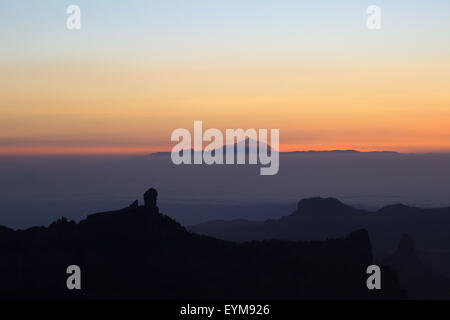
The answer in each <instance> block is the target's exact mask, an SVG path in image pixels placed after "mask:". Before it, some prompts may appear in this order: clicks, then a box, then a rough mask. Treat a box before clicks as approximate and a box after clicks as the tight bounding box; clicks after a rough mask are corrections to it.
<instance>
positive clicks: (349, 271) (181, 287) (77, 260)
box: [0, 191, 406, 299]
mask: <svg viewBox="0 0 450 320" xmlns="http://www.w3.org/2000/svg"><path fill="white" fill-rule="evenodd" d="M152 194H153V195H154V196H152V197H153V198H150V199H149V198H148V197H147V198H146V201H145V206H138V205H137V202H136V203H134V204H132V205H131V206H130V207H129V208H125V209H122V210H118V211H111V212H104V213H98V214H93V215H90V216H88V217H87V219H85V220H82V221H80V222H79V223H78V224H77V223H75V222H72V221H67V220H65V219H60V220H58V221H57V222H55V223H53V224H51V225H50V226H49V227H48V228H43V227H39V228H30V229H27V230H17V231H13V230H11V229H8V228H0V257H1V259H0V283H1V284H2V285H1V286H0V296H1V297H2V298H40V299H46V298H87V299H99V298H101V299H105V298H113V299H115V298H121V299H122V298H126V299H131V298H150V299H219V298H229V299H244V298H245V299H260V298H261V299H314V298H327V299H345V298H353V299H376V298H383V299H391V298H394V299H402V298H406V295H405V293H404V291H403V290H402V289H401V288H400V286H399V284H398V282H397V280H396V275H395V273H394V272H392V271H391V269H389V268H388V267H383V268H382V270H383V289H382V290H375V291H369V290H368V289H367V288H366V279H367V275H366V273H365V271H366V268H367V266H368V265H371V264H372V263H373V260H372V252H371V245H370V241H369V237H368V234H367V232H366V231H364V230H360V231H356V232H353V233H352V234H350V235H349V236H348V237H346V238H341V239H334V240H327V241H311V242H293V241H282V240H271V241H262V242H258V241H253V242H249V243H243V244H238V243H231V242H226V241H223V240H218V239H214V238H210V237H207V236H201V235H197V234H194V233H191V232H188V231H187V230H186V229H185V228H183V227H182V226H181V225H180V224H178V223H177V222H176V221H174V220H172V219H170V218H169V217H167V216H165V215H163V214H160V213H159V209H158V207H157V206H156V191H152ZM146 195H147V193H146ZM69 265H78V266H80V268H81V270H82V289H81V290H73V291H70V290H68V289H67V288H66V279H67V277H68V275H67V274H66V268H67V266H69Z"/></svg>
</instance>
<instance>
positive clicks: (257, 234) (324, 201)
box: [188, 198, 450, 253]
mask: <svg viewBox="0 0 450 320" xmlns="http://www.w3.org/2000/svg"><path fill="white" fill-rule="evenodd" d="M449 225H450V208H438V209H422V208H415V207H408V206H405V205H401V204H397V205H390V206H386V207H383V208H382V209H380V210H378V211H376V212H370V211H367V210H362V209H356V208H353V207H351V206H348V205H346V204H344V203H342V202H340V201H339V200H337V199H334V198H308V199H303V200H300V202H299V203H298V205H297V208H296V210H295V211H294V212H293V213H292V214H290V215H288V216H284V217H282V218H280V219H278V220H273V219H269V220H266V221H264V222H257V221H248V220H241V221H224V220H222V221H209V222H206V223H201V224H197V225H193V226H190V227H188V229H189V230H191V231H193V232H197V233H200V234H205V235H209V236H214V237H217V238H221V239H225V240H230V241H251V240H264V239H285V240H320V239H326V238H330V237H339V236H340V235H343V234H347V233H349V232H351V231H352V230H355V229H367V230H368V231H369V233H370V236H371V239H372V241H373V244H374V249H375V250H376V251H377V252H379V253H388V252H392V251H393V250H394V249H395V247H396V245H397V243H398V241H399V239H400V238H401V236H402V234H404V233H407V234H410V235H411V236H412V237H414V239H415V240H416V243H417V245H418V247H419V248H421V249H422V250H426V249H432V250H436V249H440V250H450V237H449V232H448V226H449Z"/></svg>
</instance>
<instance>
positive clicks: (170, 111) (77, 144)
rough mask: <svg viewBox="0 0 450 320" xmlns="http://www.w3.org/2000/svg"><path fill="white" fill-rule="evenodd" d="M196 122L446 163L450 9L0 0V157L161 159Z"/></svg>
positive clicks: (294, 146)
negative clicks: (373, 19)
mask: <svg viewBox="0 0 450 320" xmlns="http://www.w3.org/2000/svg"><path fill="white" fill-rule="evenodd" d="M70 4H76V5H79V6H80V8H81V15H82V27H81V30H75V31H70V30H67V28H66V19H67V16H68V15H67V14H66V12H65V11H66V8H67V6H68V5H70ZM372 4H376V5H378V6H380V7H381V14H382V15H381V26H382V27H381V30H376V31H374V30H368V29H367V28H366V19H367V13H366V8H367V7H368V6H369V5H372ZM194 120H202V121H203V126H204V128H205V129H206V128H219V129H222V130H225V128H244V129H248V128H256V129H258V128H267V129H273V128H276V129H280V147H281V150H282V151H283V150H309V149H316V150H324V149H357V150H361V151H365V150H396V151H401V152H450V1H448V0H431V1H401V0H398V1H392V0H389V1H385V0H383V1H381V0H380V1H378V0H377V1H298V0H296V1H290V0H281V1H275V0H271V1H268V0H251V1H250V0H227V1H213V0H178V1H173V0H162V1H130V0H127V1H125V0H123V1H114V0H103V1H100V0H86V1H75V0H73V1H50V0H47V1H30V0H28V1H18V0H0V154H3V155H7V154H93V153H145V152H152V151H161V150H170V148H171V147H172V146H173V145H174V143H171V142H170V135H171V132H172V131H173V130H174V129H177V128H187V129H189V130H190V131H191V132H192V130H193V128H192V127H193V122H194Z"/></svg>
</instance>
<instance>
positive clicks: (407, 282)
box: [383, 234, 450, 300]
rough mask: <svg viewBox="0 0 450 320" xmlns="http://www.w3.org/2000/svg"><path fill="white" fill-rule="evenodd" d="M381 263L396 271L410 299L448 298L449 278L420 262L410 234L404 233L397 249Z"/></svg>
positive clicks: (449, 295) (449, 293)
mask: <svg viewBox="0 0 450 320" xmlns="http://www.w3.org/2000/svg"><path fill="white" fill-rule="evenodd" d="M383 264H385V265H388V266H391V267H392V268H394V269H395V270H396V271H397V272H398V274H399V281H400V283H401V285H402V286H403V287H404V288H405V289H406V290H407V291H408V294H409V295H410V297H411V298H412V299H420V300H423V299H446V300H448V299H450V280H449V279H447V278H445V277H444V276H442V275H441V274H439V273H438V272H436V271H435V270H433V269H432V268H430V267H428V266H427V265H425V264H424V263H422V261H421V260H420V259H419V257H418V256H417V253H416V249H415V245H414V240H413V238H412V237H411V236H409V235H407V234H404V235H403V236H402V238H401V239H400V242H399V245H398V248H397V250H396V251H395V252H394V253H393V254H392V255H390V256H389V257H387V258H386V259H385V260H383Z"/></svg>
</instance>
